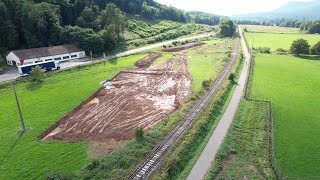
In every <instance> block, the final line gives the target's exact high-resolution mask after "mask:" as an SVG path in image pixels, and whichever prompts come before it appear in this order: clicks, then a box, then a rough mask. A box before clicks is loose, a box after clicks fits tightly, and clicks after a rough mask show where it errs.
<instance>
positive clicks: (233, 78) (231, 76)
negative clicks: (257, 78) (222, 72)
mask: <svg viewBox="0 0 320 180" xmlns="http://www.w3.org/2000/svg"><path fill="white" fill-rule="evenodd" d="M235 78H236V75H235V74H234V73H231V74H230V75H229V78H228V79H229V80H230V81H231V82H232V83H235V82H236V81H235Z"/></svg>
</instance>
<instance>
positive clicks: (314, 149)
mask: <svg viewBox="0 0 320 180" xmlns="http://www.w3.org/2000/svg"><path fill="white" fill-rule="evenodd" d="M319 77H320V58H317V57H303V56H301V57H294V56H281V55H268V54H257V55H256V58H255V66H254V74H253V81H252V89H251V95H250V98H253V99H260V100H270V101H272V104H273V112H274V122H275V152H276V159H277V161H278V164H279V165H280V167H281V168H282V171H283V173H284V174H285V175H286V176H288V177H289V179H301V178H303V179H318V178H319V177H320V174H319V172H320V167H319V161H320V144H319V139H320V131H319V129H320V114H319V102H320V91H319V88H320V79H319Z"/></svg>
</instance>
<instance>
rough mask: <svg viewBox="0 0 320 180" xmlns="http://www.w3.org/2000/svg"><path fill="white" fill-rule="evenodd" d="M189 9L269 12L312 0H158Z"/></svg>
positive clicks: (236, 12) (234, 13)
mask: <svg viewBox="0 0 320 180" xmlns="http://www.w3.org/2000/svg"><path fill="white" fill-rule="evenodd" d="M156 1H157V2H159V3H162V4H166V5H171V6H173V7H177V8H180V9H183V10H187V11H193V10H196V11H204V12H209V13H214V14H219V15H227V16H230V15H236V14H247V13H255V12H267V11H271V10H274V9H277V8H279V7H280V6H282V5H284V4H286V3H288V2H289V1H310V0H196V1H194V0H156Z"/></svg>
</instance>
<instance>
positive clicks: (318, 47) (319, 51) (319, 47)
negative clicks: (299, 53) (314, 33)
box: [311, 41, 320, 55]
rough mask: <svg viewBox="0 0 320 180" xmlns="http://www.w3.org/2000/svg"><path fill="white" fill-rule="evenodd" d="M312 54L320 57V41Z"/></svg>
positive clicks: (312, 49) (313, 48) (312, 50)
mask: <svg viewBox="0 0 320 180" xmlns="http://www.w3.org/2000/svg"><path fill="white" fill-rule="evenodd" d="M311 54H313V55H320V41H319V42H318V43H317V44H315V45H314V46H313V47H312V48H311Z"/></svg>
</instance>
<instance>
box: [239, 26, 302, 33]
mask: <svg viewBox="0 0 320 180" xmlns="http://www.w3.org/2000/svg"><path fill="white" fill-rule="evenodd" d="M241 28H242V29H245V28H246V29H247V30H248V32H264V33H286V34H287V33H295V34H297V33H300V29H299V28H288V27H279V26H258V25H241Z"/></svg>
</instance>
